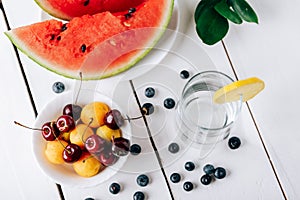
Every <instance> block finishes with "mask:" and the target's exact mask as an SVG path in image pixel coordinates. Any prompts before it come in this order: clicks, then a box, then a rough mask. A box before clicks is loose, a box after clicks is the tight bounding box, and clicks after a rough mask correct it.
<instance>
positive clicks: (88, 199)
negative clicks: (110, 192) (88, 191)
mask: <svg viewBox="0 0 300 200" xmlns="http://www.w3.org/2000/svg"><path fill="white" fill-rule="evenodd" d="M84 200H95V199H94V198H92V197H88V198H85V199H84Z"/></svg>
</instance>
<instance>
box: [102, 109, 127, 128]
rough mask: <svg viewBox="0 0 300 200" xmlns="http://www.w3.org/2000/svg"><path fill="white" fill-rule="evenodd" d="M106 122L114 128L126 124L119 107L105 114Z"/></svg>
mask: <svg viewBox="0 0 300 200" xmlns="http://www.w3.org/2000/svg"><path fill="white" fill-rule="evenodd" d="M103 121H104V124H105V125H106V126H108V127H109V128H111V129H113V130H117V129H119V128H120V127H121V126H123V124H124V118H123V116H122V114H121V112H120V111H119V110H117V109H113V110H110V111H109V112H107V113H106V114H105V116H104V119H103Z"/></svg>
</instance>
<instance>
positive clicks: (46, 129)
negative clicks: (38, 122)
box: [42, 122, 60, 141]
mask: <svg viewBox="0 0 300 200" xmlns="http://www.w3.org/2000/svg"><path fill="white" fill-rule="evenodd" d="M42 130H43V131H42V135H43V137H44V139H45V140H47V141H53V140H55V139H56V138H57V137H58V136H59V134H60V131H59V130H58V128H57V126H56V124H55V122H47V123H45V124H44V125H43V126H42Z"/></svg>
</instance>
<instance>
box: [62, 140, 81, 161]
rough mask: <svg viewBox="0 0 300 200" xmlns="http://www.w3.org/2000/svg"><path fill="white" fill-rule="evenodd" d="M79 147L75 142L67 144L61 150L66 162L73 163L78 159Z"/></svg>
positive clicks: (79, 154)
mask: <svg viewBox="0 0 300 200" xmlns="http://www.w3.org/2000/svg"><path fill="white" fill-rule="evenodd" d="M81 154H82V150H81V148H80V147H79V146H78V145H76V144H68V145H67V146H66V147H65V149H64V151H63V159H64V161H65V162H67V163H73V162H76V161H77V160H79V159H80V157H81Z"/></svg>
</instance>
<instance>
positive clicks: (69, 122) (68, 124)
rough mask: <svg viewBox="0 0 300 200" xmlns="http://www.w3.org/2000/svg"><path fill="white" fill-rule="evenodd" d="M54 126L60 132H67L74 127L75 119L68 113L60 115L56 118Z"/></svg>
mask: <svg viewBox="0 0 300 200" xmlns="http://www.w3.org/2000/svg"><path fill="white" fill-rule="evenodd" d="M56 126H57V128H58V130H59V131H60V132H61V133H65V132H69V131H71V130H73V129H74V128H75V121H74V119H73V118H72V117H71V116H69V115H62V116H60V117H59V118H58V119H57V120H56Z"/></svg>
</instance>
